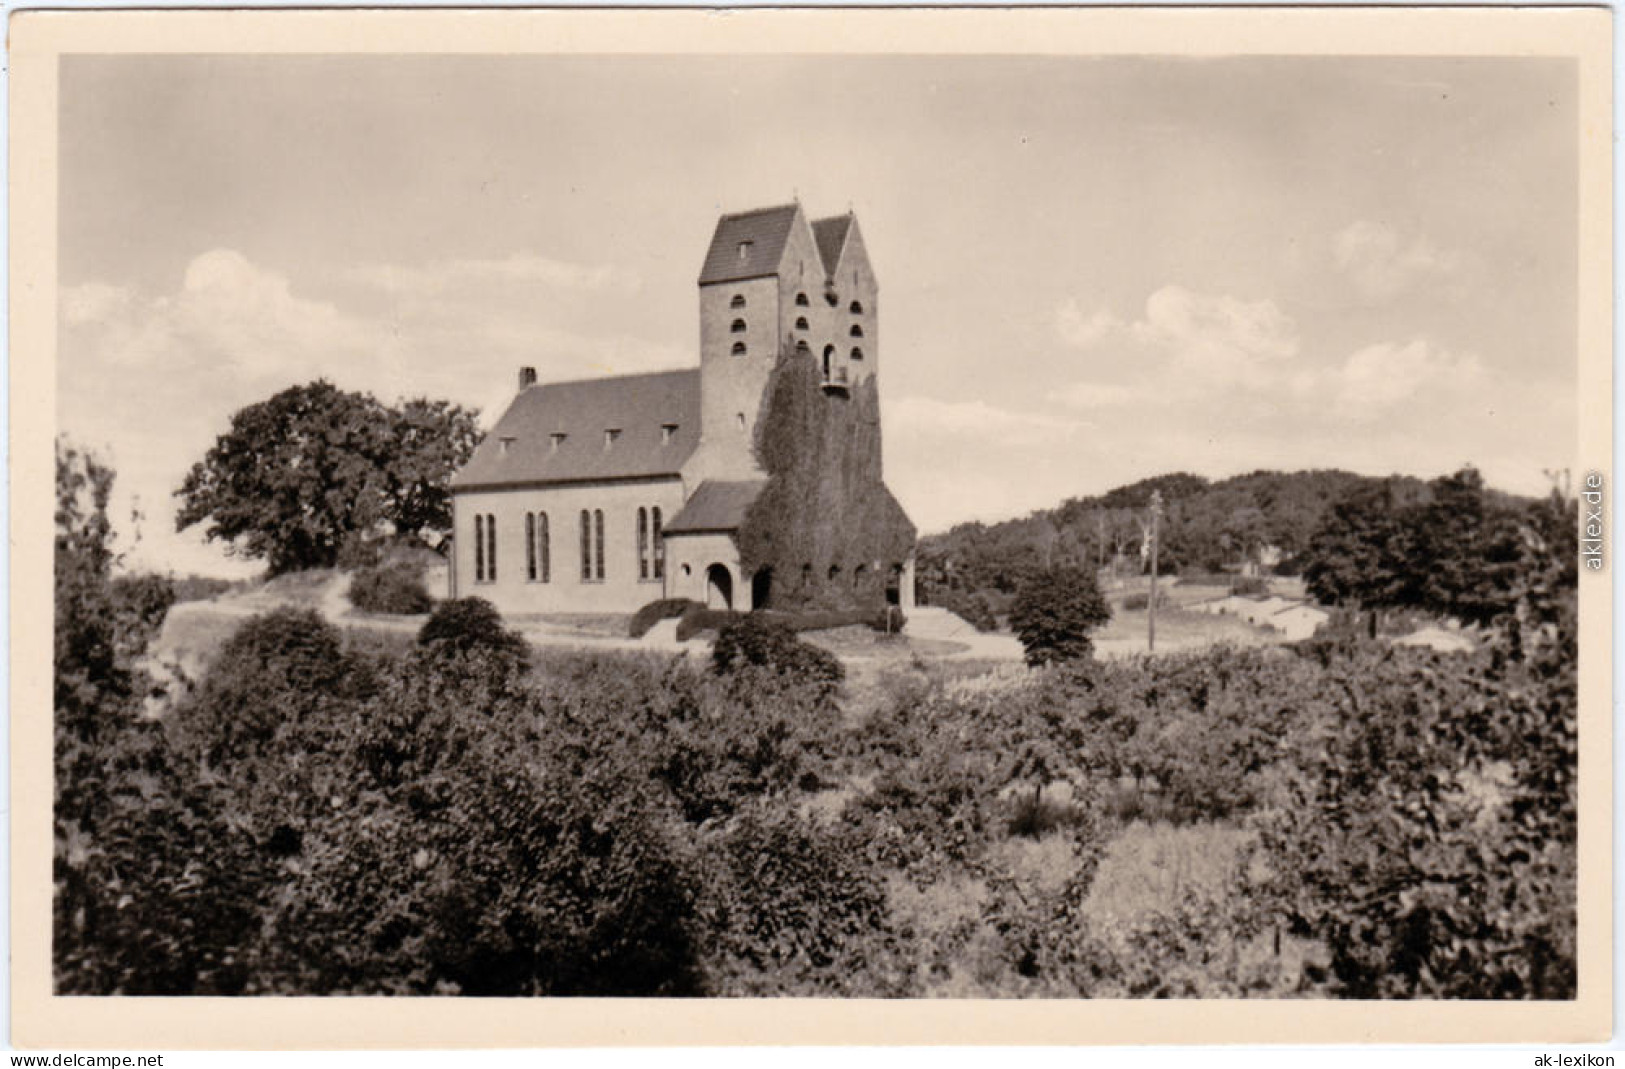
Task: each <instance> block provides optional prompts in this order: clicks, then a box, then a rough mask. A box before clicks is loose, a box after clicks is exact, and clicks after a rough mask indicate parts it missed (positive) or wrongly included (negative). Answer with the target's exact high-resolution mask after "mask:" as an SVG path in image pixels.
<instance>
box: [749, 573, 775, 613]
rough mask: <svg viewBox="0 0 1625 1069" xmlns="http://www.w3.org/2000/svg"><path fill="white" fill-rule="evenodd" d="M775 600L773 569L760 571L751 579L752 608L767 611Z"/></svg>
mask: <svg viewBox="0 0 1625 1069" xmlns="http://www.w3.org/2000/svg"><path fill="white" fill-rule="evenodd" d="M772 600H773V569H772V568H762V569H759V570H758V571H757V572H756V574H755V575H753V576H751V579H750V607H751V609H752V610H753V611H754V610H756V609H765V608H767V607H768V605H769V604H770V603H771V602H772Z"/></svg>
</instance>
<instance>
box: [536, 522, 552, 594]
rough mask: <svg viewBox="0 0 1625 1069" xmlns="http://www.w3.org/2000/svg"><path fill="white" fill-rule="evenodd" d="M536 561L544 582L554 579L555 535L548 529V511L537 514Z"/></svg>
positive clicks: (540, 576)
mask: <svg viewBox="0 0 1625 1069" xmlns="http://www.w3.org/2000/svg"><path fill="white" fill-rule="evenodd" d="M536 561H537V563H538V565H540V567H539V568H538V569H537V570H538V572H539V573H540V575H539V578H540V579H541V581H542V582H544V583H551V582H552V581H553V535H552V532H550V531H549V530H548V529H547V513H545V512H538V513H537V514H536Z"/></svg>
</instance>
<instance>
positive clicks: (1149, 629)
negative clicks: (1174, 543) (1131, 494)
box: [1145, 490, 1162, 653]
mask: <svg viewBox="0 0 1625 1069" xmlns="http://www.w3.org/2000/svg"><path fill="white" fill-rule="evenodd" d="M1161 527H1162V491H1161V490H1153V491H1151V596H1150V598H1148V599H1147V600H1146V603H1145V609H1146V617H1145V619H1146V649H1147V650H1149V651H1151V652H1152V653H1155V652H1156V649H1157V542H1158V541H1159V540H1160V536H1161V533H1162V532H1161Z"/></svg>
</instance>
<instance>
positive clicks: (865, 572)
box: [852, 564, 869, 590]
mask: <svg viewBox="0 0 1625 1069" xmlns="http://www.w3.org/2000/svg"><path fill="white" fill-rule="evenodd" d="M867 578H869V566H868V565H867V564H860V565H858V566H857V567H856V568H853V569H852V589H854V590H860V589H862V587H863V581H864V580H865V579H867Z"/></svg>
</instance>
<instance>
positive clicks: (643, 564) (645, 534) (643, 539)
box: [638, 508, 649, 579]
mask: <svg viewBox="0 0 1625 1069" xmlns="http://www.w3.org/2000/svg"><path fill="white" fill-rule="evenodd" d="M638 578H639V579H647V578H649V510H648V509H645V508H640V509H638Z"/></svg>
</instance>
